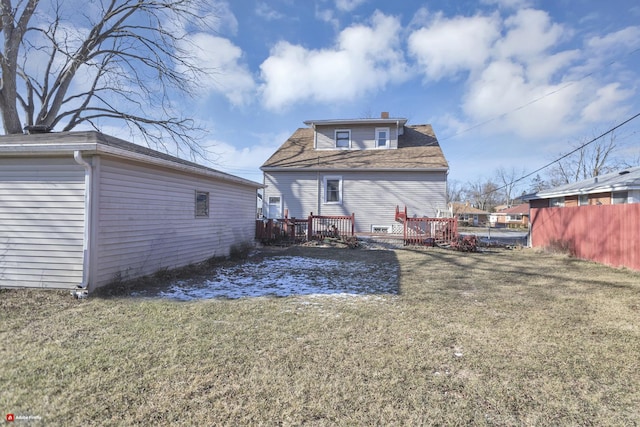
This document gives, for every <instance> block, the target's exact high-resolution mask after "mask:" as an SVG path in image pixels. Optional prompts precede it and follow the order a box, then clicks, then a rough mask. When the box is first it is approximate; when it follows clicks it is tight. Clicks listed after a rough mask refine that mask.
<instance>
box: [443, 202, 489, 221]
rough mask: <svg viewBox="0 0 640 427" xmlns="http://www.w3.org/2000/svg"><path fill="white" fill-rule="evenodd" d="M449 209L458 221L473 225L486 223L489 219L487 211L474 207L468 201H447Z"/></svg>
mask: <svg viewBox="0 0 640 427" xmlns="http://www.w3.org/2000/svg"><path fill="white" fill-rule="evenodd" d="M449 211H450V212H451V214H452V216H453V217H454V218H456V219H457V220H458V221H459V222H460V223H467V224H469V225H472V226H475V227H477V226H483V225H486V224H487V222H488V220H489V212H487V211H483V210H482V209H478V208H475V207H473V206H472V205H471V204H470V203H469V202H466V203H457V202H453V203H449Z"/></svg>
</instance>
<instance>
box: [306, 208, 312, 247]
mask: <svg viewBox="0 0 640 427" xmlns="http://www.w3.org/2000/svg"><path fill="white" fill-rule="evenodd" d="M307 221H308V223H307V240H308V241H311V237H312V236H313V212H311V213H309V218H308V220H307Z"/></svg>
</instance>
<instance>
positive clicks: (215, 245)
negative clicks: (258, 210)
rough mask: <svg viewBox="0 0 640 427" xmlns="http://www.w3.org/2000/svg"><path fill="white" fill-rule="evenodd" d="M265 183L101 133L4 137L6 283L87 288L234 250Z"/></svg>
mask: <svg viewBox="0 0 640 427" xmlns="http://www.w3.org/2000/svg"><path fill="white" fill-rule="evenodd" d="M260 187H262V186H261V185H260V184H258V183H255V182H252V181H248V180H245V179H242V178H239V177H236V176H233V175H229V174H225V173H222V172H219V171H216V170H214V169H210V168H206V167H203V166H201V165H198V164H195V163H192V162H188V161H184V160H181V159H178V158H175V157H172V156H169V155H166V154H163V153H159V152H157V151H154V150H150V149H147V148H145V147H141V146H139V145H135V144H132V143H129V142H126V141H123V140H120V139H117V138H113V137H110V136H107V135H104V134H101V133H97V132H71V133H69V132H62V133H46V134H35V135H12V136H3V137H0V286H3V287H39V288H71V289H75V288H77V287H81V288H83V289H86V290H89V291H91V290H93V289H95V288H97V287H100V286H104V285H106V284H109V283H111V282H113V281H114V280H117V279H129V278H133V277H137V276H142V275H146V274H151V273H154V272H156V271H158V270H160V269H165V268H175V267H180V266H184V265H188V264H190V263H195V262H200V261H203V260H205V259H208V258H210V257H213V256H225V255H228V254H229V252H230V248H231V246H232V245H234V244H242V243H245V242H252V241H253V237H254V233H255V203H256V202H255V201H256V191H257V189H258V188H260Z"/></svg>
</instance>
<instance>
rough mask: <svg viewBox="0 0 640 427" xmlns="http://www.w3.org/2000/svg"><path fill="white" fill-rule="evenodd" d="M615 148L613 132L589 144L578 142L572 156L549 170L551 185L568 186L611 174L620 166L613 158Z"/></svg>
mask: <svg viewBox="0 0 640 427" xmlns="http://www.w3.org/2000/svg"><path fill="white" fill-rule="evenodd" d="M617 148H618V145H617V144H616V135H615V133H613V132H611V133H609V134H608V135H607V136H604V137H602V138H600V139H598V140H596V141H594V142H592V143H590V144H586V141H579V142H578V143H577V144H574V147H573V150H572V151H575V152H574V153H573V154H571V155H569V156H567V157H565V158H563V159H561V160H560V161H558V162H556V163H555V164H554V166H553V167H552V168H551V169H550V171H549V180H550V182H551V185H552V186H557V185H563V184H569V183H572V182H577V181H582V180H584V179H588V178H592V177H594V176H598V175H602V174H604V173H608V172H612V171H613V170H615V169H616V168H617V167H618V166H619V165H620V164H621V163H620V160H619V159H617V158H616V157H615V153H616V150H617Z"/></svg>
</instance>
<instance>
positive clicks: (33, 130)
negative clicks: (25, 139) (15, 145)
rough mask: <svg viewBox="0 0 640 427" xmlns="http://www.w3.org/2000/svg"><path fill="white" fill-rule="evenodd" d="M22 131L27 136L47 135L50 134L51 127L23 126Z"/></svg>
mask: <svg viewBox="0 0 640 427" xmlns="http://www.w3.org/2000/svg"><path fill="white" fill-rule="evenodd" d="M24 131H25V132H26V133H28V134H29V135H31V134H34V133H49V132H51V126H47V125H31V126H25V127H24Z"/></svg>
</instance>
